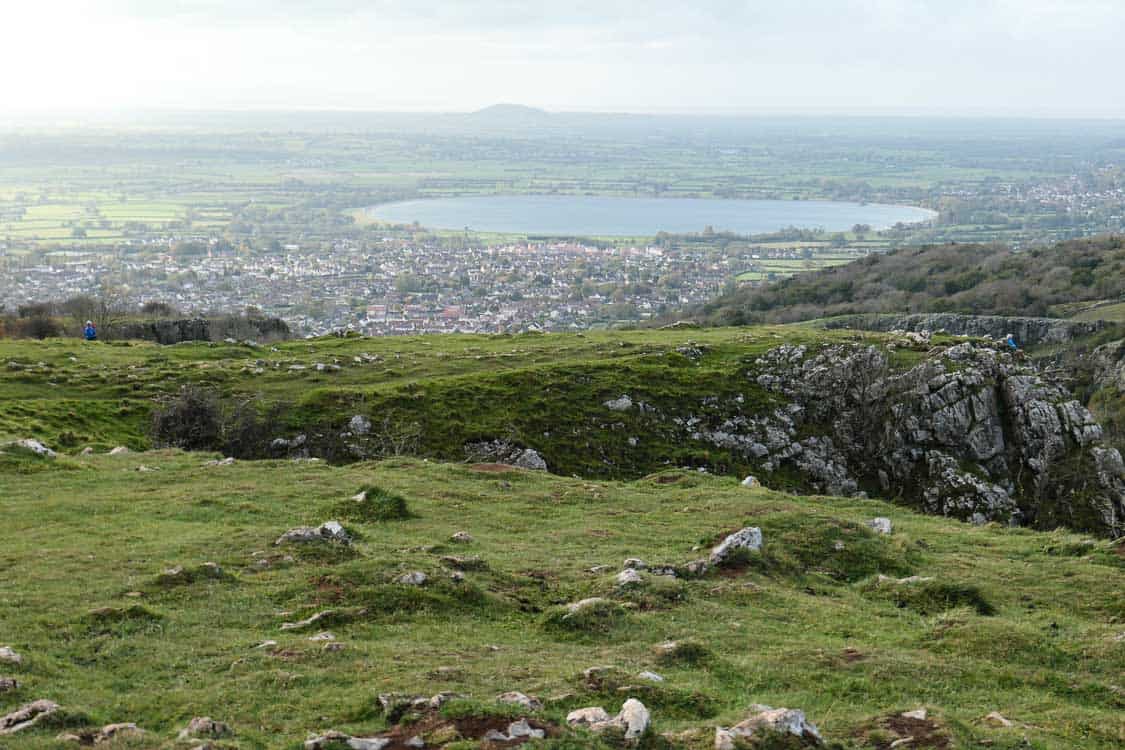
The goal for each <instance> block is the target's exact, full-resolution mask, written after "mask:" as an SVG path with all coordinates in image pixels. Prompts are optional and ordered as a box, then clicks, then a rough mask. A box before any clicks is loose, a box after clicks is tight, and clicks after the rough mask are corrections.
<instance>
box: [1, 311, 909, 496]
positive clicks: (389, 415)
mask: <svg viewBox="0 0 1125 750" xmlns="http://www.w3.org/2000/svg"><path fill="white" fill-rule="evenodd" d="M856 336H857V334H855V333H852V332H824V331H816V330H812V329H804V328H784V329H782V328H755V329H720V330H711V331H706V330H678V331H637V332H614V333H589V334H585V335H583V334H574V335H539V334H525V335H519V336H470V335H465V336H423V337H403V338H385V339H367V338H327V339H319V340H315V341H300V342H285V343H279V344H276V345H274V346H266V347H251V346H242V345H230V344H208V343H191V344H180V345H176V346H170V347H161V346H157V345H154V344H149V343H142V342H121V343H117V342H114V343H108V344H107V343H95V344H87V343H85V342H81V341H74V340H57V339H56V340H49V341H46V342H30V341H0V438H3V437H4V436H8V437H13V438H22V437H35V438H38V439H40V440H43V441H44V442H45V443H47V444H48V445H50V446H51V447H53V448H57V449H61V450H65V451H69V452H77V451H78V450H80V449H81V448H82V447H84V446H93V447H94V448H95V449H97V450H106V449H109V448H111V447H113V446H115V445H126V446H128V447H131V448H135V449H142V448H146V447H150V446H151V440H150V439H149V426H150V421H151V413H152V410H153V408H154V406H155V404H156V403H157V400H158V399H161V398H166V397H168V396H171V395H174V394H176V393H177V392H178V391H179V389H180V388H181V387H182V386H184V385H198V386H202V387H204V388H207V389H210V390H212V391H213V392H214V393H216V394H218V396H219V398H220V399H222V400H223V401H224V403H225V404H227V405H228V406H230V405H234V404H238V403H240V402H242V401H249V402H251V403H252V404H253V407H254V410H255V411H256V412H260V413H262V414H268V413H269V412H270V409H271V408H272V407H277V408H278V410H279V411H278V414H277V416H276V419H273V420H272V421H270V423H269V424H268V428H269V436H273V435H274V434H277V433H281V434H284V435H285V436H293V435H296V434H298V433H302V434H307V435H308V437H309V440H310V441H312V442H317V441H320V444H319V447H320V449H321V450H320V451H319V452H320V453H321V454H323V455H335V453H336V452H338V451H339V450H342V449H341V448H340V447H339V446H338V445H337V444H336V443H338V440H337V436H338V434H339V432H340V430H342V429H346V427H347V423H348V420H349V418H350V417H351V416H352V415H354V414H357V413H360V414H365V415H369V416H370V417H371V419H372V421H373V422H374V429H373V434H372V435H371V436H369V438H368V441H367V442H368V443H369V444H370V445H369V447H370V448H371V450H372V451H374V452H375V453H380V452H383V453H385V452H386V451H383V450H382V447H381V446H380V445H378V443H379V442H380V441H381V440H386V441H391V442H393V441H395V440H407V439H410V438H411V437H412V436H411V434H404V433H403V431H413V433H414V434H415V435H416V436H417V439H416V442H415V443H414V444H413V446H412V448H413V449H414V452H418V453H421V454H422V455H428V456H432V457H437V458H444V459H454V460H460V459H462V458H464V456H465V452H464V445H465V443H467V442H471V441H477V440H492V439H505V440H511V441H513V442H517V443H522V444H524V445H530V446H534V447H535V448H537V449H539V450H540V451H541V452H542V453H543V455H544V457H545V458H546V460H547V462H548V464H549V466H550V467H551V469H552V470H553V471H556V472H557V473H562V474H572V473H578V474H581V475H583V476H589V475H597V476H605V477H617V476H630V477H635V476H640V475H643V474H645V473H648V472H649V471H652V470H654V469H655V468H658V467H660V466H664V465H673V466H679V465H684V464H700V465H702V464H710V465H722V466H724V467H725V469H729V470H730V471H732V472H738V471H743V470H746V469H748V467H747V466H744V465H742V464H741V463H739V462H738V461H737V460H736V459H735V458H733V457H731V456H730V455H728V454H725V453H724V452H723V451H719V450H717V449H715V448H713V447H708V446H706V445H703V444H696V443H693V442H687V443H685V442H683V441H682V440H681V439H680V438H679V437H678V435H677V434H675V433H674V432H673V431H672V430H669V431H667V434H665V433H663V432H660V431H656V430H653V429H652V428H651V427H650V426H649V421H650V420H646V419H644V414H643V413H639V412H637V413H633V414H624V413H617V414H615V413H613V412H611V411H609V410H607V409H606V408H605V406H603V403H604V402H605V401H607V400H610V399H616V398H618V397H620V396H621V395H622V394H623V393H629V394H630V395H631V396H632V398H633V399H635V400H638V401H644V402H646V403H649V404H652V405H653V406H655V407H657V408H667V409H669V410H678V409H680V408H683V407H684V405H685V404H686V403H689V402H686V401H685V399H687V398H691V399H692V400H693V402H698V403H697V404H695V406H694V408H695V409H696V410H697V411H698V413H699V415H700V416H705V415H706V413H707V412H708V410H710V411H716V410H717V407H716V406H714V405H713V404H711V405H708V404H710V403H711V402H708V403H703V402H704V400H705V399H706V398H707V397H711V398H712V399H715V398H729V399H730V400H732V401H733V400H735V399H738V398H741V399H742V401H741V402H740V403H742V404H746V403H750V404H753V403H758V402H761V403H763V404H768V403H769V402H770V399H771V397H770V396H769V394H767V393H766V392H765V391H764V390H763V389H762V388H761V387H759V386H758V385H757V384H756V383H754V382H752V381H751V380H750V379H749V378H748V377H745V376H744V373H745V371H746V368H747V364H748V363H749V362H751V361H752V360H753V359H754V358H755V357H757V356H759V355H760V354H761V353H762V352H764V351H766V350H767V349H769V348H772V347H775V346H777V345H778V344H779V343H781V342H782V341H783V340H784V341H786V342H789V343H802V342H805V343H828V342H832V341H843V340H851V339H854V338H855V337H856ZM864 336H865V337H866V338H867V339H869V340H871V341H880V340H881V337H880V336H879V335H878V334H869V335H868V334H864ZM910 354H911V353H910V352H901V353H900V355H899V356H900V357H906V358H909V357H910ZM318 365H320V369H318ZM384 420H388V425H389V426H388V430H389V431H390V432H393V433H394V434H383V433H382V428H383V424H384ZM630 438H633V440H634V442H635V444H634V443H630ZM595 445H596V446H597V447H596V448H592V447H591V446H595ZM243 447H245V446H243ZM230 448H231V450H232V452H237V451H238V448H239V445H237V444H232V445H231V446H230ZM343 457H347V456H343Z"/></svg>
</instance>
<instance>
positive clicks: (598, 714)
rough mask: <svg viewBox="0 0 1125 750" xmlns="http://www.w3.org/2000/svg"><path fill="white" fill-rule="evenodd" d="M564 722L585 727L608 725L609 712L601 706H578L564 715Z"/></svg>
mask: <svg viewBox="0 0 1125 750" xmlns="http://www.w3.org/2000/svg"><path fill="white" fill-rule="evenodd" d="M566 723H567V724H568V725H569V726H572V727H587V728H593V727H595V726H601V725H608V724H609V714H607V713H606V711H605V709H604V708H602V707H601V706H592V707H590V708H579V709H575V710H574V711H571V712H570V713H568V714H567V715H566Z"/></svg>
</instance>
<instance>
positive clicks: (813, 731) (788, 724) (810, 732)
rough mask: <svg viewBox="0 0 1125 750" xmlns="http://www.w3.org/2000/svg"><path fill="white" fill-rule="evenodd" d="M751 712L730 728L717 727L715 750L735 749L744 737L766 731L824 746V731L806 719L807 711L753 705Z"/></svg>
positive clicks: (751, 736) (750, 736)
mask: <svg viewBox="0 0 1125 750" xmlns="http://www.w3.org/2000/svg"><path fill="white" fill-rule="evenodd" d="M750 710H751V715H750V716H748V717H747V718H745V719H743V720H742V721H740V722H739V723H737V724H735V725H734V726H733V727H730V728H729V729H727V728H723V727H718V728H716V729H715V750H734V748H736V747H737V746H738V745H737V742H738V740H739V739H740V738H742V739H751V738H753V737H754V735H755V734H759V733H761V732H762V731H763V730H766V731H769V732H778V733H782V734H791V735H794V736H796V737H799V738H801V739H802V740H804V742H805V743H806V744H809V745H820V744H822V742H823V740H822V739H821V736H820V732H819V731H817V728H816V726H815V725H813V724H810V723H809V722H808V720H806V719H805V714H804V712H803V711H798V710H797V709H792V708H770V707H769V706H761V705H759V706H751V708H750Z"/></svg>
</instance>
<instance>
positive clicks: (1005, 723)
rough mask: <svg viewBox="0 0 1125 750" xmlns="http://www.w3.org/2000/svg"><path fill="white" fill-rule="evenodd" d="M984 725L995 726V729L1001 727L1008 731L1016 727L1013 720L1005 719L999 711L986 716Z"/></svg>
mask: <svg viewBox="0 0 1125 750" xmlns="http://www.w3.org/2000/svg"><path fill="white" fill-rule="evenodd" d="M984 723H985V724H989V725H991V726H994V727H1001V728H1003V729H1007V728H1009V727H1011V726H1014V725H1013V723H1012V720H1011V719H1009V718H1007V717H1005V716H1004V715H1003V714H1002V713H1000V712H999V711H993V712H992V713H990V714H988V715H987V716H985V717H984Z"/></svg>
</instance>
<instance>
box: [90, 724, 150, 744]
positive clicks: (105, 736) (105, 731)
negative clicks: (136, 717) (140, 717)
mask: <svg viewBox="0 0 1125 750" xmlns="http://www.w3.org/2000/svg"><path fill="white" fill-rule="evenodd" d="M144 733H145V730H143V729H141V728H140V727H138V726H137V725H136V724H134V723H133V722H131V721H127V722H121V723H119V724H106V725H105V726H104V727H102V728H101V729H100V730H99V731H98V733H97V734H96V735H94V744H95V745H100V744H101V743H103V742H108V741H109V740H112V739H113V738H114V737H117V736H118V735H126V734H144Z"/></svg>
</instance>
